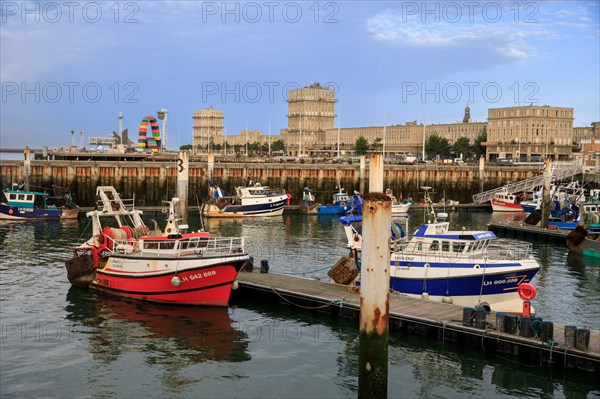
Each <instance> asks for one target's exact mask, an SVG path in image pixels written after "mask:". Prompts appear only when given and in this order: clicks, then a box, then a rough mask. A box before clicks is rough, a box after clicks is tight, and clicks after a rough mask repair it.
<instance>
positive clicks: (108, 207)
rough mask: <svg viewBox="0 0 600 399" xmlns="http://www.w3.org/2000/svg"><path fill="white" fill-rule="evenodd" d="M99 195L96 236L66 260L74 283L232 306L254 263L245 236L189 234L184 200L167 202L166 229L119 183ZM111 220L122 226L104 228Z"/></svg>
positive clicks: (136, 294) (118, 292)
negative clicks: (123, 193)
mask: <svg viewBox="0 0 600 399" xmlns="http://www.w3.org/2000/svg"><path fill="white" fill-rule="evenodd" d="M97 196H98V197H99V198H100V201H99V203H98V206H97V209H96V210H94V211H91V212H88V213H87V216H88V217H90V218H91V220H92V227H93V235H92V237H91V238H90V239H88V240H87V241H86V242H85V243H83V244H81V245H78V246H76V247H75V255H74V257H73V258H72V259H70V260H68V261H67V262H66V267H67V277H68V279H69V281H70V282H71V284H73V285H78V286H84V287H89V288H92V289H95V290H98V291H103V292H106V293H109V294H114V295H119V296H123V297H129V298H135V299H141V300H145V301H151V302H162V303H170V304H187V305H205V306H227V304H228V301H229V296H230V294H231V290H232V287H233V284H234V282H235V279H236V277H237V274H238V272H239V271H240V270H241V269H242V268H243V267H250V266H251V258H250V256H248V254H247V253H246V252H245V250H244V239H243V238H226V237H213V236H211V235H210V234H209V233H207V232H202V231H200V232H195V233H187V232H186V230H187V229H188V226H187V225H181V224H179V219H178V215H177V207H176V206H175V205H176V204H178V202H179V199H178V198H173V199H172V200H171V201H165V203H166V204H167V205H168V206H169V209H168V215H167V223H166V226H165V229H164V231H160V230H158V229H156V228H155V229H154V231H150V230H149V229H148V227H146V226H145V225H144V222H143V221H142V218H141V215H142V211H140V210H137V209H135V208H134V204H133V200H122V199H121V197H120V195H119V194H118V193H117V191H116V190H115V189H114V187H112V186H100V187H98V188H97ZM107 218H108V219H111V220H112V223H111V224H110V225H111V226H118V228H115V227H109V225H104V226H103V225H102V221H103V220H106V219H107Z"/></svg>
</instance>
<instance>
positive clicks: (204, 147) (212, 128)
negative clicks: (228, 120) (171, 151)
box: [192, 107, 223, 154]
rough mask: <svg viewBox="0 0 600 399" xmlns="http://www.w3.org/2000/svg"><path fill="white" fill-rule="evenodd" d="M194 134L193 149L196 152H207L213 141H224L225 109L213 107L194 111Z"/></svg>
mask: <svg viewBox="0 0 600 399" xmlns="http://www.w3.org/2000/svg"><path fill="white" fill-rule="evenodd" d="M193 118H194V135H193V137H192V150H193V152H194V153H195V154H200V153H206V152H208V148H209V146H210V144H211V143H213V144H221V143H222V142H223V111H221V110H218V109H214V108H213V107H210V108H207V109H201V110H198V111H194V116H193Z"/></svg>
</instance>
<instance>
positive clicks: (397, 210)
mask: <svg viewBox="0 0 600 399" xmlns="http://www.w3.org/2000/svg"><path fill="white" fill-rule="evenodd" d="M409 209H410V204H394V205H392V215H400V214H405V213H408V210H409Z"/></svg>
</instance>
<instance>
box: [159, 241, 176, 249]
mask: <svg viewBox="0 0 600 399" xmlns="http://www.w3.org/2000/svg"><path fill="white" fill-rule="evenodd" d="M175 242H176V241H163V242H161V243H160V249H173V248H175Z"/></svg>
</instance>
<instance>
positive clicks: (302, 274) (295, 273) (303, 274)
mask: <svg viewBox="0 0 600 399" xmlns="http://www.w3.org/2000/svg"><path fill="white" fill-rule="evenodd" d="M327 269H331V266H325V267H322V268H320V269H314V270H309V271H304V272H281V274H287V275H291V276H302V277H305V276H306V275H307V274H308V273H316V272H322V271H323V270H327Z"/></svg>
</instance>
